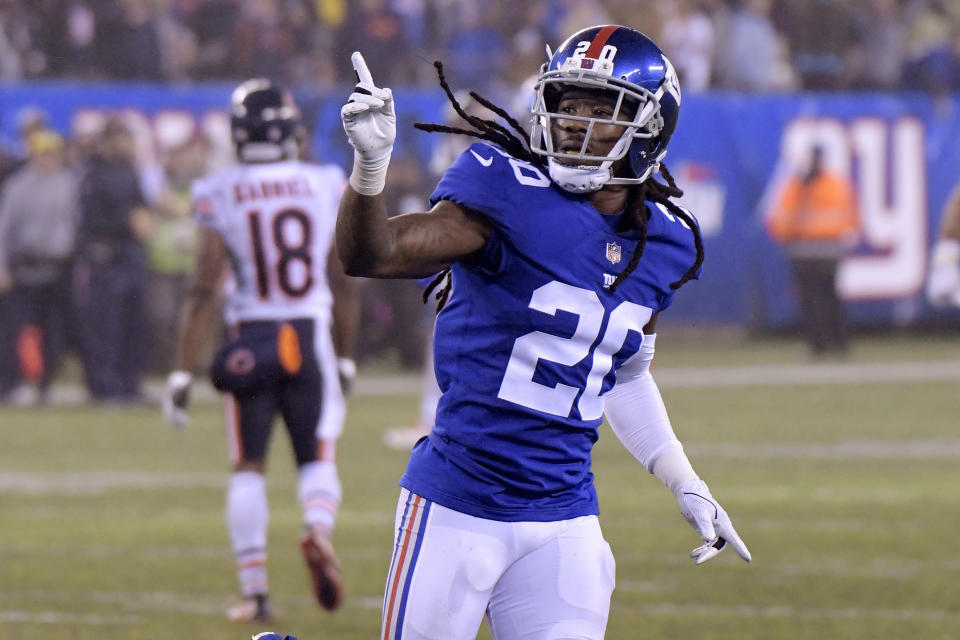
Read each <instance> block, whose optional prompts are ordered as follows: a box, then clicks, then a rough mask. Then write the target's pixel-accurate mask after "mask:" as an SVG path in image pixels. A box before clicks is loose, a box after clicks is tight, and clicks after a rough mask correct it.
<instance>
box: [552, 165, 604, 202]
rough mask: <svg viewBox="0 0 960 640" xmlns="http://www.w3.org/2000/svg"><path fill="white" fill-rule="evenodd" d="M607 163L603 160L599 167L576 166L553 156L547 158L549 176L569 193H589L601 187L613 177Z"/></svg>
mask: <svg viewBox="0 0 960 640" xmlns="http://www.w3.org/2000/svg"><path fill="white" fill-rule="evenodd" d="M604 165H606V166H604ZM609 165H610V163H608V162H604V163H603V164H601V165H600V166H599V167H578V166H570V165H566V164H561V163H559V162H557V161H556V160H554V159H553V158H548V159H547V166H548V168H549V170H550V178H551V179H552V180H553V181H554V182H556V183H557V185H558V186H559V187H560V188H561V189H563V190H564V191H569V192H570V193H591V192H593V191H599V190H600V189H602V188H603V186H604V185H605V184H607V183H608V182H610V179H611V178H612V177H613V172H612V171H611V170H610V166H609Z"/></svg>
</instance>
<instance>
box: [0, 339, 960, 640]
mask: <svg viewBox="0 0 960 640" xmlns="http://www.w3.org/2000/svg"><path fill="white" fill-rule="evenodd" d="M661 334H662V335H661V338H660V343H659V345H658V347H659V349H658V355H657V362H656V364H655V373H656V375H657V377H658V379H661V380H663V381H664V382H663V384H662V386H663V394H664V398H665V400H666V403H667V406H668V408H669V410H670V413H671V417H672V420H673V423H674V426H675V429H676V431H677V432H678V435H679V436H680V437H681V439H682V440H684V442H685V443H686V444H687V449H688V453H689V455H690V457H691V459H692V460H693V462H694V464H695V466H696V467H697V469H698V471H699V472H700V474H701V475H702V476H703V477H704V479H706V480H707V482H708V483H709V484H710V486H711V489H712V490H713V493H714V494H715V495H716V496H717V497H718V498H719V499H720V500H721V502H722V503H723V504H724V506H725V507H726V508H727V510H728V511H729V512H730V514H731V516H732V517H733V520H734V523H735V524H736V526H737V528H738V529H739V531H740V533H741V535H742V536H743V538H744V540H745V541H746V543H747V544H748V545H749V546H750V550H751V551H752V553H753V558H754V561H753V563H752V564H750V565H747V564H745V563H743V562H742V561H740V559H739V558H737V557H736V556H735V555H734V554H733V553H732V552H730V553H727V552H725V553H724V554H722V555H721V556H720V557H719V558H717V559H716V560H714V561H711V562H710V563H707V564H706V565H704V566H701V567H694V566H693V564H692V563H691V562H690V560H689V559H688V557H687V554H688V552H689V550H690V549H691V548H692V547H694V546H696V544H697V542H698V541H697V538H696V536H695V534H694V533H693V531H692V530H691V529H689V527H688V525H687V524H686V523H685V522H684V520H683V518H682V517H681V516H680V515H679V513H678V511H677V509H676V505H675V503H674V501H673V497H672V495H670V493H669V492H668V491H667V490H666V489H664V488H663V487H662V486H661V485H660V483H659V482H658V481H657V480H656V479H654V478H652V477H651V476H649V475H647V474H646V472H644V471H643V469H642V468H641V467H640V466H639V465H638V464H637V463H636V462H635V461H634V460H633V459H632V458H631V457H630V456H629V455H628V454H627V453H626V452H625V451H624V450H623V449H622V448H621V447H620V445H619V443H618V442H617V441H616V439H615V438H614V437H613V435H612V434H611V433H610V431H609V430H608V429H607V428H606V427H604V428H603V429H602V432H601V438H600V443H599V444H598V446H597V449H596V451H595V458H594V471H595V473H596V476H597V485H598V489H599V491H600V494H601V496H600V501H601V509H602V513H601V523H602V525H603V527H604V532H605V535H606V537H607V539H608V540H609V542H610V544H611V546H612V547H613V550H614V554H615V556H616V558H617V589H616V591H615V593H614V596H613V604H612V610H611V615H610V624H609V627H608V633H607V637H608V638H613V639H618V640H619V639H635V638H636V639H639V638H643V639H675V638H696V639H698V640H754V639H755V640H761V639H762V640H774V639H784V640H787V639H789V640H806V639H811V640H812V639H818V640H822V639H844V640H847V639H871V640H876V639H897V640H900V639H904V638H909V639H911V640H928V639H941V638H960V553H958V552H957V551H956V549H957V547H956V546H955V543H956V541H955V539H954V536H955V535H956V534H957V532H958V531H960V420H958V416H960V374H956V371H957V370H958V369H960V339H957V338H952V339H950V338H937V339H914V340H910V339H906V338H902V337H892V338H891V337H889V336H886V337H883V336H877V337H873V338H869V339H866V338H864V339H861V341H859V342H858V344H857V346H856V349H855V351H854V353H853V356H852V358H851V360H850V362H849V363H842V364H841V363H826V364H821V363H816V364H811V363H808V362H807V361H806V358H805V357H804V355H803V352H802V348H801V345H800V344H799V343H796V342H784V341H780V340H774V339H767V340H763V341H754V342H743V341H739V340H737V341H731V340H726V339H724V338H722V337H721V338H718V339H714V340H706V339H701V340H696V341H693V342H688V343H681V344H671V340H670V338H669V333H668V331H663V332H661ZM906 363H912V364H909V365H907V364H906ZM954 365H957V367H958V369H951V368H950V367H952V366H954ZM757 366H762V367H764V368H761V369H757V368H756V367H757ZM779 370H782V371H785V372H786V373H787V374H789V375H801V374H803V372H808V373H809V372H811V371H812V372H814V373H815V374H816V375H817V376H820V375H823V376H825V377H828V379H830V380H832V382H831V383H829V384H817V383H816V382H811V381H810V380H806V382H805V383H804V384H790V383H789V375H788V376H787V378H788V379H787V380H786V381H784V380H782V379H780V378H774V377H772V376H773V373H771V372H777V371H779ZM951 371H954V373H951ZM751 372H753V374H756V373H757V372H759V379H758V376H757V375H752V377H751ZM791 372H792V373H791ZM864 372H881V373H883V372H891V373H890V377H889V379H885V378H884V379H881V380H874V381H872V382H865V381H858V380H859V376H862V375H865V374H864ZM911 372H912V373H911ZM938 372H939V373H938ZM694 373H697V374H698V375H699V376H700V377H699V378H698V379H697V380H699V381H693V382H690V380H692V375H693V374H694ZM738 376H741V377H742V380H741V381H740V382H737V380H738V379H740V378H738ZM766 376H770V377H769V379H767V378H766ZM711 380H714V382H715V384H713V383H711ZM361 382H363V380H361ZM412 382H414V381H411V383H412ZM410 386H411V387H412V386H415V385H413V384H411V385H410ZM361 387H362V388H363V387H364V385H362V384H361ZM373 388H375V385H369V384H368V385H366V392H365V393H362V394H359V395H358V396H357V397H355V398H353V399H352V401H351V405H350V413H349V416H348V424H347V429H346V432H345V434H344V437H343V439H342V441H341V447H340V471H341V477H342V481H343V485H344V501H343V506H342V510H341V516H340V520H339V524H338V529H337V532H336V536H335V542H336V545H337V549H338V552H339V554H340V559H341V562H342V564H343V569H344V575H345V582H346V587H347V598H346V603H345V606H344V607H343V608H342V609H341V610H340V611H338V612H337V613H335V614H332V615H331V614H328V613H325V612H323V611H321V610H319V609H318V608H316V607H315V605H314V604H313V602H312V599H311V597H310V595H309V590H308V585H307V575H306V570H305V568H304V567H303V566H302V563H301V559H300V556H299V549H298V546H297V536H298V533H299V527H300V525H299V509H298V507H297V505H296V501H295V491H296V488H295V478H294V473H293V468H292V464H291V462H290V459H289V458H290V449H289V445H288V443H287V442H286V440H285V439H284V438H282V437H280V438H276V437H275V438H274V446H273V450H272V452H271V460H270V470H269V474H268V478H269V480H268V486H269V497H270V504H271V522H270V538H269V541H270V559H269V567H270V580H271V590H272V598H273V601H274V606H275V608H276V612H277V614H278V620H277V622H276V623H275V624H274V625H273V627H274V629H275V630H277V631H279V632H282V633H289V634H293V635H296V636H298V637H299V638H300V639H301V640H330V639H344V640H351V639H359V638H364V639H369V638H374V637H376V634H377V631H378V629H379V609H380V597H381V593H382V586H383V581H384V576H385V572H386V568H387V562H388V560H389V554H390V551H391V529H392V520H393V511H394V507H395V504H396V496H397V486H396V480H397V478H398V477H399V475H400V473H401V471H402V469H403V466H404V464H405V461H406V454H405V453H400V452H394V451H390V450H388V449H387V448H385V447H384V446H383V445H382V444H381V435H382V432H383V430H384V429H385V428H386V427H387V426H390V425H395V424H398V423H403V422H404V421H406V420H409V419H410V418H411V417H412V416H413V415H414V412H415V407H416V398H415V397H414V396H413V395H399V396H398V395H375V394H372V393H371V391H370V390H371V389H373ZM192 416H193V425H192V426H191V427H190V429H189V430H187V431H185V432H173V431H171V430H169V429H168V428H167V427H166V425H165V423H164V422H163V421H162V418H161V416H160V413H159V410H158V409H157V410H150V409H124V410H110V409H97V408H87V407H50V408H44V409H33V410H30V409H0V630H2V632H3V640H27V639H30V640H32V639H34V638H43V639H44V640H68V639H69V640H86V639H93V638H97V639H99V638H102V637H105V636H107V637H111V638H123V639H128V638H129V639H143V640H161V639H163V640H169V639H170V638H176V637H184V638H187V637H189V638H199V639H202V640H219V639H231V638H235V639H243V638H248V637H249V636H250V635H251V634H252V633H255V632H257V631H261V630H263V629H260V628H257V627H238V626H236V625H232V624H230V623H228V622H227V621H226V620H225V618H224V615H223V612H224V610H225V609H226V607H227V606H228V605H229V604H231V603H232V601H233V597H234V593H235V578H234V573H233V566H232V559H231V555H230V553H229V550H228V546H227V539H226V532H225V529H224V524H223V499H224V488H225V486H226V481H227V471H228V467H227V463H226V447H225V443H224V440H223V437H222V427H221V418H220V411H219V406H218V405H216V404H215V403H212V402H207V403H201V404H199V405H198V406H196V407H194V410H193V412H192ZM276 435H278V436H279V435H282V432H281V431H279V430H278V431H277V433H276ZM480 637H482V638H488V637H489V635H488V634H487V632H486V631H485V630H484V631H483V632H482V633H481V636H480Z"/></svg>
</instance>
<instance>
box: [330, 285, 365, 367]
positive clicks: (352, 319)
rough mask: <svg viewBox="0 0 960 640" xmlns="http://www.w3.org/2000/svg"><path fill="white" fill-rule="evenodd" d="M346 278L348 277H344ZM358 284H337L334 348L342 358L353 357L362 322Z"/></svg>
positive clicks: (334, 311)
mask: <svg viewBox="0 0 960 640" xmlns="http://www.w3.org/2000/svg"><path fill="white" fill-rule="evenodd" d="M344 279H346V278H344ZM355 289H356V286H355V285H354V284H353V283H345V284H341V285H338V286H337V289H336V290H335V291H334V293H333V295H334V300H333V328H332V331H331V337H332V339H333V350H334V351H335V352H336V354H337V356H338V357H340V358H350V359H353V352H354V346H355V345H356V342H357V326H358V325H359V324H360V301H359V299H358V296H357V295H356V291H355Z"/></svg>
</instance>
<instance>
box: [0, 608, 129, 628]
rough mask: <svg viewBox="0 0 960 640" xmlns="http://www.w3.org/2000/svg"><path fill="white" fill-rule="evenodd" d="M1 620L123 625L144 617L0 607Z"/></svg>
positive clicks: (10, 621) (30, 622) (27, 622)
mask: <svg viewBox="0 0 960 640" xmlns="http://www.w3.org/2000/svg"><path fill="white" fill-rule="evenodd" d="M0 622H8V623H20V624H69V625H72V626H79V625H91V626H101V625H121V624H138V623H141V622H143V618H141V617H140V616H135V615H103V614H99V613H84V614H76V613H65V612H63V611H19V610H16V609H6V610H3V609H0Z"/></svg>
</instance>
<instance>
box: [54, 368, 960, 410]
mask: <svg viewBox="0 0 960 640" xmlns="http://www.w3.org/2000/svg"><path fill="white" fill-rule="evenodd" d="M653 374H654V378H656V380H657V384H659V385H660V387H661V388H663V389H691V388H702V389H710V388H723V387H753V386H757V387H768V386H790V385H818V384H827V385H836V384H888V383H895V382H941V381H950V380H960V362H949V361H946V362H922V361H917V362H869V363H866V362H829V363H819V362H811V363H796V364H764V365H735V366H702V367H665V366H658V365H657V364H656V363H654V368H653ZM422 386H423V381H422V378H421V377H420V375H419V374H417V373H406V374H403V373H401V374H396V375H364V374H363V373H362V372H361V373H360V375H359V376H358V377H357V381H356V385H355V387H354V392H353V393H354V395H355V396H357V397H367V396H408V395H413V396H416V395H419V394H420V390H421V388H422ZM162 393H163V383H162V382H160V381H151V382H149V383H147V384H146V394H147V396H148V397H151V398H155V399H156V398H160V397H161V394H162ZM193 397H194V399H195V400H196V401H198V402H211V401H215V400H216V399H217V393H216V391H215V390H214V389H213V387H211V386H210V385H209V384H208V383H207V382H206V381H204V380H199V381H198V382H197V384H196V385H195V389H194V396H193ZM86 399H87V394H86V391H85V390H84V389H83V388H82V387H81V386H80V385H77V384H58V385H54V387H53V389H52V390H51V402H52V403H53V404H57V405H77V404H83V403H85V402H86Z"/></svg>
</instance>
